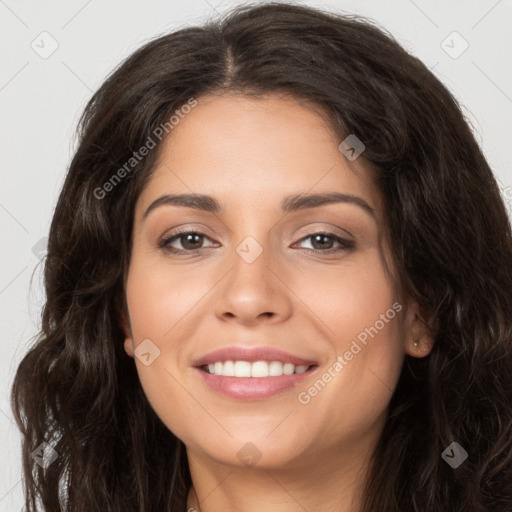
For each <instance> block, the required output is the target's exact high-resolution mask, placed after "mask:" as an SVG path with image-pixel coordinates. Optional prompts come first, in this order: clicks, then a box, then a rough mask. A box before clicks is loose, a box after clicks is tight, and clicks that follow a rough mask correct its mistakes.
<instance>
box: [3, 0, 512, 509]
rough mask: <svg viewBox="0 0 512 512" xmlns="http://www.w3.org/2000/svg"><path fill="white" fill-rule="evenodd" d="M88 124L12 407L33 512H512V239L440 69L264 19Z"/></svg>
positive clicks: (235, 22)
mask: <svg viewBox="0 0 512 512" xmlns="http://www.w3.org/2000/svg"><path fill="white" fill-rule="evenodd" d="M80 127H81V131H80V145H79V147H78V149H77V151H76V154H75V156H74V158H73V160H72V162H71V165H70V168H69V171H68V174H67V177H66V180H65V183H64V186H63V189H62V191H61V194H60V197H59V200H58V204H57V207H56V210H55V213H54V217H53V221H52V224H51V229H50V235H49V243H48V253H47V259H46V266H45V284H46V294H47V302H46V304H45V307H44V312H43V319H42V331H41V334H40V336H39V338H38V340H37V342H36V343H35V345H34V347H33V348H32V349H31V350H30V351H29V353H28V354H27V355H26V356H25V357H24V358H23V360H22V361H21V363H20V366H19V368H18V371H17V374H16V378H15V381H14V385H13V389H12V400H13V409H14V412H15V416H16V420H17V422H18V425H19V427H20V429H21V431H22V435H23V440H24V443H23V464H24V476H25V492H26V497H27V498H26V499H27V509H28V510H30V511H33V510H35V507H36V500H38V499H39V500H40V501H41V502H42V504H43V505H44V507H45V510H48V511H54V510H55V511H56V510H60V508H59V507H60V506H61V504H62V507H63V509H65V510H70V511H73V512H79V511H88V512H90V511H92V510H103V511H104V510H108V511H116V512H117V511H119V512H120V511H129V510H133V511H140V512H142V511H155V512H156V511H160V510H161V511H163V510H166V511H179V512H183V511H185V510H197V511H203V512H208V511H218V510H224V511H234V510H237V511H238V510H244V511H247V512H249V511H262V510H265V511H270V510H280V511H292V510H293V511H295V510H316V511H321V512H323V511H333V512H334V511H339V512H349V511H350V512H355V511H364V512H376V511H386V512H395V511H396V512H398V511H401V512H403V511H415V512H420V511H429V512H431V511H436V512H437V511H439V512H440V511H446V510H465V511H466V510H467V511H484V510H485V511H488V510H493V511H494V512H500V511H503V512H504V511H506V510H508V511H510V509H511V506H512V461H511V459H512V456H511V453H512V431H511V423H512V390H511V387H510V375H511V374H512V350H511V349H512V234H511V226H510V222H509V219H508V217H507V213H506V208H505V206H504V203H503V200H502V199H501V197H500V193H499V188H498V186H497V184H496V180H495V178H494V176H493V173H492V171H491V169H490V168H489V165H488V163H487V162H486V160H485V158H484V156H483V154H482V151H481V149H480V148H479V147H478V144H477V142H476V141H475V138H474V136H473V134H472V132H471V130H470V128H469V126H468V124H467V122H466V121H465V119H464V117H463V114H462V113H461V110H460V108H459V106H458V104H457V102H456V101H455V99H454V98H453V97H452V96H451V94H450V93H449V92H448V91H447V89H446V88H445V87H444V86H443V85H442V84H441V83H440V82H439V81H438V80H437V79H436V77H435V76H434V75H433V74H432V73H431V72H430V71H429V70H428V69H427V68H426V67H425V66H424V65H423V64H422V63H421V62H420V61H419V60H418V59H416V58H415V57H413V56H411V55H409V54H408V53H407V52H405V50H403V49H402V48H401V46H399V44H398V43H397V42H396V41H395V40H394V39H393V38H392V37H391V36H389V35H388V34H385V33H384V32H383V31H382V30H381V29H379V28H377V27H375V26H373V25H372V24H370V23H369V22H368V21H365V20H363V19H356V18H354V17H350V18H349V17H342V16H338V15H335V14H331V13H328V12H323V11H320V10H316V9H313V8H310V7H304V6H294V5H288V4H282V3H267V4H264V5H256V6H246V7H240V8H237V9H234V10H233V11H232V12H230V13H228V15H226V16H225V17H224V18H223V19H221V20H219V21H215V22H209V23H208V24H205V25H204V26H202V27H189V28H185V29H182V30H179V31H177V32H174V33H172V34H169V35H166V36H163V37H160V38H158V39H155V40H153V41H151V42H150V43H148V44H146V45H145V46H144V47H142V48H141V49H139V50H138V51H136V52H135V53H134V54H133V55H132V56H131V57H129V58H128V59H127V60H126V61H125V62H124V63H123V64H122V65H121V66H120V67H119V68H118V69H117V70H116V71H115V72H114V73H113V74H112V75H111V76H110V77H109V78H108V79H107V80H106V82H105V83H104V84H103V85H102V87H101V88H100V89H99V90H98V92H97V93H96V94H95V95H94V96H93V98H92V99H91V100H90V102H89V104H88V105H87V107H86V109H85V112H84V114H83V116H82V119H81V124H80ZM43 455H44V456H43ZM59 489H60V493H59ZM65 507H67V508H65Z"/></svg>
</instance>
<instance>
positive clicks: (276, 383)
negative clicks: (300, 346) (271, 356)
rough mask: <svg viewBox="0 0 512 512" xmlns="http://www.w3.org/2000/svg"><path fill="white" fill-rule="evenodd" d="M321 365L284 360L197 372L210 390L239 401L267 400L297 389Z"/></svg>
mask: <svg viewBox="0 0 512 512" xmlns="http://www.w3.org/2000/svg"><path fill="white" fill-rule="evenodd" d="M318 367H319V366H318V365H317V364H311V365H307V366H306V365H297V366H296V365H294V364H291V363H283V362H281V361H255V362H249V361H218V362H215V363H210V364H205V365H201V366H199V367H195V368H194V370H195V371H196V372H197V373H198V375H199V377H200V378H201V380H202V381H203V383H204V384H206V386H207V387H208V388H209V390H212V391H214V392H215V393H217V394H220V395H222V396H224V397H228V398H232V399H236V400H244V401H246V400H264V399H268V398H271V397H273V396H275V395H278V394H282V393H285V392H286V391H291V390H293V389H294V388H295V387H296V386H298V385H299V384H301V383H303V382H304V381H305V380H307V379H308V378H309V377H311V376H313V375H314V374H316V373H317V372H316V370H317V368H318Z"/></svg>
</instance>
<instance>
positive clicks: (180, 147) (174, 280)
mask: <svg viewBox="0 0 512 512" xmlns="http://www.w3.org/2000/svg"><path fill="white" fill-rule="evenodd" d="M340 142H341V140H338V139H337V138H336V136H335V135H334V133H333V132H332V131H331V130H330V129H329V127H328V126H327V125H326V124H325V122H324V120H323V118H322V117H321V116H320V115H319V114H317V113H315V112H313V111H311V110H310V109H308V108H306V107H304V106H301V105H300V104H299V103H297V102H295V101H294V100H292V99H289V98H284V97H282V96H277V95H271V96H266V97H264V99H253V98H248V97H245V96H223V97H213V96H209V97H203V98H200V99H199V102H198V104H197V106H195V107H194V108H192V109H191V111H190V112H189V113H188V114H187V115H185V116H183V118H182V119H180V121H179V123H178V124H177V125H175V126H174V128H173V130H172V132H170V135H169V136H168V137H167V139H165V140H164V143H163V146H162V148H161V154H160V158H159V162H158V165H157V168H156V170H155V172H154V174H153V175H152V177H151V179H150V181H149V183H148V186H147V187H146V188H145V190H144V191H143V193H142V194H141V196H140V197H139V199H138V202H137V204H136V208H135V223H134V231H133V251H132V254H131V262H130V268H129V272H128V276H127V283H126V299H127V305H128V314H129V326H128V324H127V323H126V322H125V332H126V341H125V350H126V352H127V353H128V354H129V355H130V356H132V357H134V361H135V364H136V368H137V371H138V374H139V377H140V380H141V384H142V386H143V389H144V392H145V393H146V395H147V398H148V400H149V402H150V403H151V405H152V407H153V409H154V410H155V412H156V413H157V415H158V416H159V417H160V419H161V420H162V422H163V423H164V424H165V425H166V426H167V427H168V428H169V429H170V430H171V431H172V432H173V433H174V434H175V435H176V436H178V437H179V438H180V439H181V440H182V441H183V442H184V443H185V444H186V445H187V450H188V452H189V457H191V456H192V457H195V458H196V459H197V460H201V459H203V460H210V461H212V460H213V461H216V462H217V463H222V464H229V465H239V466H241V465H246V466H247V465H251V464H257V465H259V466H260V467H277V466H279V467H283V466H286V465H294V466H295V467H299V466H300V465H301V464H310V463H312V462H314V461H316V460H318V458H319V457H321V458H322V461H323V463H324V464H325V465H326V466H327V465H328V464H329V460H335V459H336V458H337V460H338V461H339V460H340V459H339V455H340V454H341V452H343V453H344V456H345V457H346V456H347V454H351V455H352V456H353V457H354V458H357V457H361V456H363V454H365V453H366V449H365V447H368V444H369V443H371V442H374V441H375V440H376V439H377V436H378V435H379V433H380V431H381V429H382V427H383V425H384V422H385V414H386V409H387V406H388V403H389V400H390V398H391V395H392V392H393V390H394V388H395V385H396V382H397V379H398V376H399V373H400V369H401V366H402V362H403V358H404V354H405V353H411V355H417V356H418V355H419V354H418V353H417V352H416V353H415V352H413V350H412V341H413V338H414V332H413V331H414V328H415V325H416V323H417V320H416V316H415V310H414V308H412V307H409V308H407V307H406V305H405V304H401V303H400V301H399V299H398V297H397V296H396V295H395V286H394V284H393V282H392V280H391V277H390V276H389V275H388V273H387V272H386V270H385V268H386V267H385V263H384V259H385V258H388V259H387V261H388V264H389V265H390V271H391V272H394V269H393V265H392V262H391V261H390V260H389V252H388V249H387V243H385V240H384V235H383V233H384V225H383V220H382V219H383V211H382V203H381V198H380V196H379V192H378V190H377V189H376V187H375V186H374V185H373V184H372V182H371V180H370V178H369V174H368V173H367V171H366V170H365V169H364V168H363V167H362V165H363V164H362V158H361V159H356V160H353V161H351V160H349V159H348V158H347V157H345V156H344V154H343V153H342V152H341V151H340V149H339V147H338V146H339V144H340ZM348 154H349V155H350V156H351V157H352V153H351V152H349V153H348ZM363 156H364V154H363ZM354 169H355V170H356V171H357V172H355V171H354ZM333 193H336V194H339V195H340V197H341V198H343V197H345V198H346V200H338V201H332V202H322V201H316V202H314V201H311V202H304V201H305V200H306V199H307V198H308V196H309V195H312V194H333ZM181 194H186V195H188V194H196V195H201V196H202V195H208V196H210V197H211V198H213V199H212V200H200V201H199V200H198V201H196V203H195V206H196V207H194V205H193V204H191V203H189V204H188V205H187V206H184V205H183V204H181V205H180V204H177V203H172V202H171V200H170V199H169V198H167V200H165V199H161V198H162V197H164V198H165V196H174V195H181ZM290 196H296V199H295V200H291V199H290ZM155 201H157V203H155ZM213 201H214V202H215V205H218V209H214V208H213V206H214V203H213ZM294 205H295V207H293V206H294ZM181 229H186V230H188V231H190V232H191V233H195V234H189V235H186V234H185V235H183V234H182V235H181V237H180V236H176V237H174V238H171V237H173V236H174V235H176V233H177V231H178V230H181ZM319 233H324V235H318V234H319ZM336 237H339V239H340V240H341V241H340V240H339V239H338V238H336ZM169 239H170V240H169ZM164 243H165V244H166V245H164ZM173 251H176V252H173ZM134 349H136V352H135V354H134ZM222 349H249V351H250V350H252V349H264V350H267V352H264V351H262V352H259V353H257V352H253V353H251V355H252V356H253V357H250V356H249V355H247V354H245V353H239V354H236V353H235V354H229V353H224V354H217V355H213V356H212V357H211V358H210V361H211V363H212V366H211V367H210V368H211V369H212V371H213V372H217V373H220V372H223V373H225V374H226V375H222V374H219V375H212V374H207V373H206V372H205V369H204V368H203V369H200V368H198V367H197V366H198V365H199V364H200V363H201V361H200V360H201V359H202V360H203V361H202V362H205V359H204V358H205V357H206V358H207V359H206V361H207V360H208V354H209V353H211V352H212V351H217V350H222ZM273 349H275V350H279V351H283V352H285V353H286V354H282V353H279V354H277V353H274V354H273V353H271V351H272V350H273ZM421 355H426V352H425V353H423V354H421ZM293 358H296V359H295V362H296V363H297V364H296V365H295V366H292V365H291V364H292V363H291V362H292V361H294V359H293ZM299 359H300V360H302V361H299ZM227 360H231V361H235V362H234V363H233V364H230V363H225V364H220V363H221V362H222V361H227ZM252 360H254V361H263V363H261V362H258V363H256V364H250V363H251V361H252ZM236 361H239V363H236ZM243 361H246V362H245V363H244V362H243ZM287 361H288V362H287ZM215 362H217V364H214V363H215ZM265 362H267V364H265ZM268 363H271V364H268ZM280 363H281V364H280ZM283 363H284V364H283ZM298 363H302V364H298ZM285 364H286V366H285ZM297 366H299V368H298V371H299V372H300V371H302V370H304V369H305V368H300V367H301V366H305V367H311V368H310V369H309V370H307V371H306V372H304V373H300V374H295V375H286V374H287V373H289V372H290V371H293V372H295V371H296V370H297ZM206 368H208V367H206ZM283 371H284V373H285V375H280V376H279V374H280V373H281V374H282V372H283ZM246 372H251V373H246ZM252 372H254V375H262V376H259V377H258V376H251V377H249V375H252V374H253V373H252ZM260 372H261V373H260ZM267 372H270V373H271V376H267V377H265V376H263V375H265V373H267ZM233 374H234V376H233ZM274 374H275V375H274ZM230 375H231V376H230ZM236 375H240V376H236Z"/></svg>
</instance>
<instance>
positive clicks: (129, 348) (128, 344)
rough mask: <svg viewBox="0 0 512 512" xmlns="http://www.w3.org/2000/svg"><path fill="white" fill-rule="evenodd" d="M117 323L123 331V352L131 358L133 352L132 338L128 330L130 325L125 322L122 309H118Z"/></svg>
mask: <svg viewBox="0 0 512 512" xmlns="http://www.w3.org/2000/svg"><path fill="white" fill-rule="evenodd" d="M118 315H119V321H120V324H121V328H122V330H123V333H124V336H125V339H124V350H125V352H126V353H127V354H128V355H129V356H130V357H133V351H134V346H133V345H134V343H133V336H132V333H131V329H130V324H129V322H128V320H127V314H126V311H125V310H124V309H118Z"/></svg>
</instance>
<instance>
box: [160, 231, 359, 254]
mask: <svg viewBox="0 0 512 512" xmlns="http://www.w3.org/2000/svg"><path fill="white" fill-rule="evenodd" d="M189 234H193V235H200V236H204V237H206V238H208V239H209V240H211V239H210V237H209V236H207V235H206V234H205V233H202V232H201V231H197V230H183V231H177V232H176V233H175V234H174V235H172V236H171V237H167V238H164V239H162V240H161V241H160V242H159V244H158V246H159V248H160V249H162V250H164V251H166V252H170V253H173V254H194V253H198V252H200V251H202V250H203V249H206V247H201V248H199V249H192V250H190V251H188V250H186V249H176V248H174V247H171V246H170V245H169V244H170V243H171V242H173V241H174V240H177V239H179V238H181V236H183V235H189ZM317 235H323V236H327V237H330V238H333V239H334V241H335V242H338V243H339V244H340V245H341V247H339V248H337V249H326V250H321V249H307V248H306V249H305V250H306V251H311V252H316V253H321V254H331V253H337V252H340V251H347V252H349V251H352V250H354V249H355V248H356V244H355V242H352V241H350V240H345V239H344V238H341V237H339V236H337V235H335V234H334V233H329V232H325V231H319V232H318V233H311V234H309V235H307V236H304V237H302V238H301V239H300V240H298V242H302V241H304V240H307V239H308V238H312V237H314V236H317Z"/></svg>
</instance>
